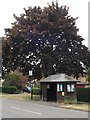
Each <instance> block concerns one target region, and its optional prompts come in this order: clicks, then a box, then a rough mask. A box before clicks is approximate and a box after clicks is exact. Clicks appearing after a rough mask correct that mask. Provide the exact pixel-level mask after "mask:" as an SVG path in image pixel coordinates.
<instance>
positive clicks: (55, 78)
mask: <svg viewBox="0 0 90 120" xmlns="http://www.w3.org/2000/svg"><path fill="white" fill-rule="evenodd" d="M40 82H80V81H79V80H76V79H74V78H73V77H70V76H68V75H66V74H54V75H51V76H49V77H46V78H45V79H42V80H40Z"/></svg>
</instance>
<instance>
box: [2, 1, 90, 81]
mask: <svg viewBox="0 0 90 120" xmlns="http://www.w3.org/2000/svg"><path fill="white" fill-rule="evenodd" d="M77 14H78V13H77ZM14 18H15V20H16V21H15V22H14V23H12V28H11V29H10V28H8V29H5V34H6V36H5V38H4V39H3V47H2V49H3V53H2V56H3V62H2V64H3V74H5V73H6V72H10V70H15V69H17V68H19V69H20V70H21V71H22V72H25V73H26V74H28V71H29V70H30V69H33V74H34V78H38V79H40V78H41V76H42V74H43V75H44V76H45V77H46V76H49V75H51V74H55V73H66V74H67V75H72V74H73V75H74V76H78V74H80V73H81V74H83V70H84V69H86V67H87V66H89V65H90V52H89V51H88V48H87V47H86V46H85V45H83V44H82V41H83V40H84V39H83V38H82V37H81V36H80V35H79V34H78V30H79V29H78V28H77V27H76V20H77V18H73V17H72V16H70V15H69V8H68V7H67V6H61V7H59V5H58V3H57V2H56V4H54V3H53V2H52V4H51V5H48V7H44V8H43V9H42V8H41V7H36V6H35V7H33V8H32V7H29V8H28V9H24V13H23V14H21V15H20V17H17V16H16V15H14ZM83 29H84V28H83ZM82 64H83V66H84V67H83V66H82Z"/></svg>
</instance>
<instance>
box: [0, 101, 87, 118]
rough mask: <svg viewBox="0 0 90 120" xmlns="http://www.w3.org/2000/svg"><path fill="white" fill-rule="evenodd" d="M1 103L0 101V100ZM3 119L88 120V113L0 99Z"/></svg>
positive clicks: (29, 102) (30, 102)
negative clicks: (60, 119) (59, 119)
mask: <svg viewBox="0 0 90 120" xmlns="http://www.w3.org/2000/svg"><path fill="white" fill-rule="evenodd" d="M0 101H1V99H0ZM2 117H3V118H88V112H84V111H78V110H71V109H64V108H59V107H53V106H49V105H48V106H47V105H43V104H40V103H38V102H32V101H28V102H24V101H18V100H10V99H2Z"/></svg>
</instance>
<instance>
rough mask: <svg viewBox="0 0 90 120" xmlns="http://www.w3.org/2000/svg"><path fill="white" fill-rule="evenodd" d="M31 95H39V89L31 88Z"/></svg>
mask: <svg viewBox="0 0 90 120" xmlns="http://www.w3.org/2000/svg"><path fill="white" fill-rule="evenodd" d="M32 93H33V95H40V88H33V89H32Z"/></svg>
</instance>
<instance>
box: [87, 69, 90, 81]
mask: <svg viewBox="0 0 90 120" xmlns="http://www.w3.org/2000/svg"><path fill="white" fill-rule="evenodd" d="M86 81H87V82H89V83H90V67H89V68H88V69H87V79H86Z"/></svg>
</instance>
